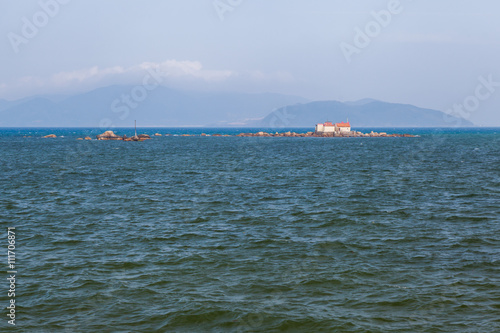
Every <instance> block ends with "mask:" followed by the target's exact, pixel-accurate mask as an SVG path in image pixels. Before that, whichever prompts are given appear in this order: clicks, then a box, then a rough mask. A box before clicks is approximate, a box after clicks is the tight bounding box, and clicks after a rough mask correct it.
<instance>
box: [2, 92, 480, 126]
mask: <svg viewBox="0 0 500 333" xmlns="http://www.w3.org/2000/svg"><path fill="white" fill-rule="evenodd" d="M446 117H448V118H446ZM347 119H349V121H350V122H351V124H352V125H353V126H358V127H392V126H394V127H446V126H457V124H458V125H461V126H473V124H472V123H470V122H469V121H466V120H464V119H459V118H454V117H451V118H450V116H446V115H445V114H444V113H443V112H440V111H437V110H431V109H422V108H419V107H416V106H413V105H407V104H394V103H387V102H382V101H376V100H371V99H364V100H360V101H356V102H338V101H319V102H311V101H308V100H307V99H305V98H302V97H299V96H292V95H283V94H275V93H259V94H250V93H234V92H219V93H215V92H193V91H178V90H174V89H170V88H167V87H164V86H158V87H155V88H154V89H152V88H150V90H146V89H145V88H144V87H141V86H119V85H115V86H109V87H103V88H98V89H95V90H92V91H90V92H86V93H82V94H75V95H71V96H56V95H53V96H32V97H27V98H23V99H20V100H16V101H7V100H2V99H0V127H113V126H115V127H131V126H133V124H134V120H137V123H138V124H139V125H140V126H141V127H148V126H154V127H183V126H186V127H187V126H200V127H201V126H206V127H312V126H314V124H316V123H318V122H324V121H327V120H330V121H341V120H343V121H345V120H347Z"/></svg>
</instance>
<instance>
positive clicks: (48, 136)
mask: <svg viewBox="0 0 500 333" xmlns="http://www.w3.org/2000/svg"><path fill="white" fill-rule="evenodd" d="M44 138H57V135H55V134H49V135H46V136H44Z"/></svg>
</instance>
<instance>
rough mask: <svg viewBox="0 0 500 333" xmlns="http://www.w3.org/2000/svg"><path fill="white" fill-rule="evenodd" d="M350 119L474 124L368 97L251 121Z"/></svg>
mask: <svg viewBox="0 0 500 333" xmlns="http://www.w3.org/2000/svg"><path fill="white" fill-rule="evenodd" d="M347 119H348V120H349V121H350V122H351V125H352V126H353V127H453V126H464V127H467V126H474V124H473V123H471V122H470V121H468V120H465V119H462V118H457V117H452V116H448V115H446V114H445V113H443V112H441V111H437V110H432V109H423V108H419V107H416V106H413V105H409V104H396V103H387V102H381V101H377V100H372V99H364V100H360V101H357V102H346V103H342V102H337V101H322V102H311V103H307V104H296V105H290V106H286V107H283V108H279V109H276V110H274V111H273V112H271V113H270V114H269V115H268V116H266V117H265V118H263V119H261V120H258V121H253V122H249V123H247V126H256V127H313V126H314V125H315V124H317V123H322V122H325V121H327V120H329V121H334V122H340V121H346V120H347Z"/></svg>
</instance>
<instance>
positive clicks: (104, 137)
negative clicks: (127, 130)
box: [96, 131, 123, 140]
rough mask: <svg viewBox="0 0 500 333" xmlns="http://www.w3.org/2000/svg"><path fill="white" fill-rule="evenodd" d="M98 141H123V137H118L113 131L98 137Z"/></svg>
mask: <svg viewBox="0 0 500 333" xmlns="http://www.w3.org/2000/svg"><path fill="white" fill-rule="evenodd" d="M96 137H97V140H123V137H122V136H119V135H116V134H115V133H113V131H106V132H104V133H103V134H99V135H97V136H96Z"/></svg>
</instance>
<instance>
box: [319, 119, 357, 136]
mask: <svg viewBox="0 0 500 333" xmlns="http://www.w3.org/2000/svg"><path fill="white" fill-rule="evenodd" d="M350 131H351V124H349V122H347V123H344V122H340V123H335V124H333V123H332V122H330V121H327V122H326V123H323V124H317V125H316V133H348V132H350Z"/></svg>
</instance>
